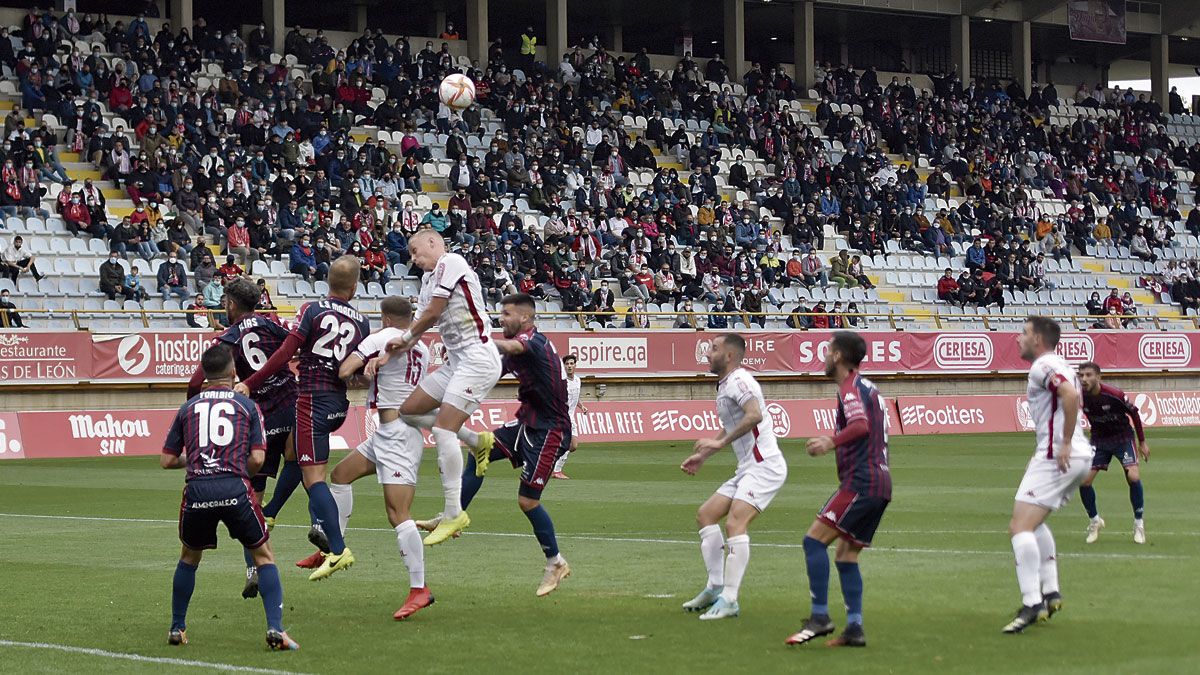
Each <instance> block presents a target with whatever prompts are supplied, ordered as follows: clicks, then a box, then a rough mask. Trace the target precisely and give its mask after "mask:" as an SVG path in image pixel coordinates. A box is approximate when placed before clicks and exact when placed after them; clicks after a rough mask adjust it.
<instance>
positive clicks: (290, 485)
mask: <svg viewBox="0 0 1200 675" xmlns="http://www.w3.org/2000/svg"><path fill="white" fill-rule="evenodd" d="M303 478H304V474H303V473H301V471H300V465H299V464H297V463H296V462H291V461H288V462H284V463H283V469H281V470H280V471H279V480H277V481H275V492H273V493H271V501H269V502H267V505H266V506H264V507H263V510H262V511H263V515H264V516H266V517H268V518H274V517H276V516H278V515H279V511H280V510H282V509H283V505H284V504H286V503H287V500H288V498H289V497H291V496H292V493H293V492H295V491H296V488H297V487H299V486H300V483H301V481H302V480H303Z"/></svg>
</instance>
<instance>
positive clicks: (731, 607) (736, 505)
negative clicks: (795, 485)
mask: <svg viewBox="0 0 1200 675" xmlns="http://www.w3.org/2000/svg"><path fill="white" fill-rule="evenodd" d="M745 356H746V341H745V339H743V338H742V337H741V336H740V335H735V334H732V333H729V334H725V335H722V336H720V337H718V338H714V339H713V341H712V350H711V351H709V353H708V369H709V371H710V372H712V373H713V374H714V375H716V376H717V377H719V378H720V382H719V383H718V384H717V414H718V416H719V417H720V418H721V427H722V429H721V433H719V434H717V436H716V437H715V438H702V439H700V440H698V441H696V445H695V452H694V453H693V454H692V455H691V456H690V457H688V458H687V459H685V460H683V464H681V465H680V467H679V468H681V469H683V471H684V472H685V473H687V474H689V475H695V474H696V472H697V471H698V470H699V469H700V467H701V466H702V465H703V464H704V461H705V460H706V459H708V458H709V457H711V456H713V455H715V454H716V453H717V452H718V451H720V450H721V448H724V447H725V446H727V445H732V446H733V452H734V454H735V455H737V460H738V466H737V472H736V473H735V474H734V476H733V478H730V479H729V480H727V481H725V483H724V484H723V485H721V487H719V488H717V491H716V492H715V493H714V494H713V495H712V496H711V497H709V498H708V501H706V502H704V504H703V505H701V506H700V510H699V511H698V512H697V513H696V523H697V524H698V525H699V526H700V555H701V556H702V557H703V558H704V567H705V568H706V569H707V570H708V585H707V586H705V588H704V590H703V591H700V594H699V595H697V596H696V597H694V598H692V599H691V600H689V601H687V602H685V603H684V604H683V608H684V609H685V610H687V611H689V612H702V611H703V612H704V614H701V615H700V618H701V619H702V620H705V621H709V620H712V619H724V618H726V617H733V616H737V615H738V613H739V611H740V610H739V608H738V601H737V599H738V589H739V588H740V587H741V584H742V576H743V575H744V574H745V573H746V565H747V564H748V563H749V562H750V535H748V534H746V530H747V528H749V526H750V523H751V522H752V521H753V520H754V518H755V517H756V516H758V514H759V513H761V512H762V511H763V510H764V509H766V508H767V505H768V504H770V503H771V500H772V499H774V498H775V495H776V493H778V492H779V489H780V488H782V487H783V483H784V481H786V480H787V462H785V461H784V459H783V453H782V452H780V451H779V444H778V443H777V442H776V441H775V433H774V432H773V431H772V430H771V418H770V416H769V415H768V414H767V404H766V402H765V401H764V400H763V394H762V388H761V387H759V386H758V382H756V381H755V380H754V378H753V377H752V376H751V375H750V372H749V371H747V370H746V369H745V368H742V367H741V366H742V359H743V358H745ZM722 518H724V519H725V532H726V534H728V535H729V538H728V540H726V539H725V538H724V537H722V536H721V526H720V525H718V524H717V523H718V522H720V520H721V519H722ZM726 548H728V550H729V553H728V555H725V553H724V550H725V549H726ZM705 610H707V611H705Z"/></svg>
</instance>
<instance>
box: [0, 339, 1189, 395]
mask: <svg viewBox="0 0 1200 675" xmlns="http://www.w3.org/2000/svg"><path fill="white" fill-rule="evenodd" d="M859 334H860V335H862V336H863V337H864V338H865V339H866V341H867V358H866V360H865V361H864V362H863V370H864V371H865V372H870V373H898V372H903V373H945V372H948V371H949V372H955V373H992V372H1004V373H1023V372H1026V371H1028V369H1029V364H1028V363H1026V362H1025V361H1022V360H1021V356H1020V350H1019V348H1018V347H1017V335H1018V334H1017V333H1015V332H1006V333H954V332H949V333H946V332H908V331H866V332H861V333H859ZM547 335H548V336H549V337H550V339H551V341H553V342H554V345H555V347H556V348H557V350H558V352H559V353H560V354H568V353H569V354H574V355H575V356H576V357H577V358H578V369H579V372H580V373H581V374H584V375H587V374H589V373H592V374H601V373H604V374H613V375H621V374H627V375H638V376H643V377H644V376H646V375H651V376H655V375H675V376H679V375H695V374H701V373H706V372H708V349H709V343H710V341H711V340H712V338H713V337H714V335H716V333H711V332H696V331H674V330H662V331H640V332H634V331H623V332H611V333H601V332H590V333H589V332H582V331H579V332H550V333H547ZM830 335H831V333H829V332H825V331H793V332H787V333H772V332H755V333H748V334H747V335H746V362H745V365H746V367H747V368H749V369H750V370H753V371H755V372H760V373H766V374H787V373H809V374H820V373H821V372H822V369H823V368H824V360H825V350H826V349H827V343H828V341H829V337H830ZM215 336H216V333H213V332H210V331H147V332H139V333H133V334H128V335H90V334H88V333H86V332H79V331H76V332H65V333H56V332H35V331H0V383H3V384H36V383H45V382H55V383H64V382H66V383H69V382H88V381H96V380H99V381H122V382H184V381H187V379H188V378H189V377H190V376H191V374H192V370H193V369H194V368H195V364H196V363H197V362H198V361H199V359H200V354H201V353H202V352H203V351H204V348H205V347H206V346H207V345H208V344H210V343H211V341H212V339H213V338H214V337H215ZM427 342H428V344H429V345H430V347H431V350H432V354H433V363H434V365H435V366H436V365H440V364H441V363H442V362H443V361H444V350H443V349H442V345H441V341H440V340H439V339H438V337H437V335H436V334H430V335H429V336H428V337H427ZM1058 351H1059V353H1060V354H1062V356H1063V357H1064V358H1066V359H1067V361H1068V362H1069V363H1073V364H1079V363H1083V362H1084V361H1095V362H1097V363H1099V364H1100V366H1101V367H1102V368H1104V369H1105V370H1116V371H1143V372H1144V371H1179V370H1200V333H1139V332H1134V331H1119V332H1091V333H1068V334H1066V335H1064V336H1063V338H1062V341H1061V342H1060V343H1059V345H1058Z"/></svg>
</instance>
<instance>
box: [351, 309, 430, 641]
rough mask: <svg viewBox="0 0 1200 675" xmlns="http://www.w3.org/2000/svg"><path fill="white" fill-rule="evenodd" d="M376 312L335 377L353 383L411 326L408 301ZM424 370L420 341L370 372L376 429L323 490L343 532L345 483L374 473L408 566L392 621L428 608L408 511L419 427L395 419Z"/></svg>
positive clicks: (421, 554) (420, 551)
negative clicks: (379, 317)
mask: <svg viewBox="0 0 1200 675" xmlns="http://www.w3.org/2000/svg"><path fill="white" fill-rule="evenodd" d="M380 309H381V310H382V312H383V329H382V330H379V331H377V332H375V333H372V334H371V335H369V336H367V338H366V339H364V340H363V341H362V342H361V343H359V345H358V347H357V348H355V350H354V352H353V353H351V354H350V355H349V356H347V357H346V359H345V360H344V361H343V362H342V365H341V367H340V369H339V371H338V375H339V376H340V377H341V378H342V379H343V380H347V381H350V380H352V379H354V378H355V376H356V375H357V374H358V373H359V372H360V371H361V370H362V369H363V366H364V364H366V363H368V362H370V361H371V360H372V359H374V358H376V357H377V356H378V355H379V354H380V353H381V352H382V351H383V349H384V346H385V345H387V343H388V341H390V340H393V339H395V338H397V337H399V336H400V335H402V334H403V332H404V331H405V330H406V329H407V328H408V327H409V325H410V324H411V323H412V315H413V309H412V305H411V304H409V302H408V300H405V299H403V298H398V297H395V296H391V297H387V298H384V300H383V302H381V303H380ZM428 370H429V350H428V348H427V347H425V345H423V344H420V343H418V344H416V345H413V347H412V349H410V350H409V351H408V352H406V353H405V354H404V355H403V356H401V357H397V358H393V359H391V360H389V361H388V363H387V364H385V365H383V366H382V367H380V368H378V369H377V370H376V372H375V374H374V377H373V378H372V379H371V383H370V391H369V393H368V395H367V402H368V405H369V406H371V407H375V408H376V409H377V410H378V412H379V427H378V428H377V429H376V430H375V433H374V434H373V435H372V436H371V437H370V438H368V439H367V440H366V441H365V442H363V444H362V445H360V446H358V448H357V449H356V451H355V452H352V453H350V454H349V455H346V457H345V458H344V459H342V461H340V462H338V464H337V466H336V467H334V469H333V473H332V474H331V475H330V486H329V488H330V491H331V492H333V497H334V499H335V500H336V501H337V505H338V516H339V521H340V522H339V525H340V526H341V528H342V530H343V531H344V530H345V529H346V522H347V521H348V520H349V519H350V514H351V512H352V511H353V510H354V491H353V489H352V488H351V487H350V483H352V482H354V481H356V480H358V479H359V478H362V477H363V476H368V475H370V474H372V473H374V474H375V475H376V476H377V477H378V479H379V484H380V485H382V486H383V499H384V504H385V506H386V508H387V514H388V520H389V521H390V522H391V524H392V527H393V528H395V530H396V541H397V543H398V544H399V547H400V556H401V558H402V559H403V560H404V564H405V566H407V567H408V580H409V594H408V598H407V599H406V600H405V602H404V605H403V606H402V607H401V608H400V609H399V610H398V611H397V612H396V613H395V615H394V618H395V619H396V620H401V619H406V618H408V617H409V616H412V615H413V614H414V613H416V612H417V611H418V610H420V609H422V608H424V607H428V606H429V605H432V604H433V595H432V594H431V593H430V592H429V588H428V587H427V586H426V585H425V550H424V547H423V546H422V543H421V535H420V534H419V533H418V532H417V526H416V524H415V523H414V522H413V519H412V516H411V515H410V513H409V510H410V508H411V507H412V500H413V493H414V491H415V490H416V485H417V470H418V468H419V467H420V465H421V453H422V451H423V450H424V439H423V438H422V437H421V431H420V430H419V429H416V428H414V427H411V426H409V425H408V424H406V423H405V422H404V420H402V419H401V418H400V406H401V405H402V404H403V403H404V401H405V400H407V399H408V397H409V396H410V395H411V394H412V392H413V390H414V389H416V387H417V386H418V385H419V384H420V382H421V380H422V378H423V377H424V376H425V373H426V372H427V371H428Z"/></svg>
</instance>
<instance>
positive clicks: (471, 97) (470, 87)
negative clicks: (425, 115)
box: [438, 73, 475, 110]
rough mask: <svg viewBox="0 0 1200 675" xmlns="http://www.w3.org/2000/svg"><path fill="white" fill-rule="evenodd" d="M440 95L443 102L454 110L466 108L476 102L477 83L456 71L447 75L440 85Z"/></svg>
mask: <svg viewBox="0 0 1200 675" xmlns="http://www.w3.org/2000/svg"><path fill="white" fill-rule="evenodd" d="M438 96H440V97H441V99H442V103H445V104H446V105H447V106H448V107H450V108H453V109H454V110H466V109H467V108H470V107H471V104H472V103H474V102H475V83H474V82H472V81H471V78H469V77H467V76H466V75H461V74H459V73H454V74H452V75H447V76H446V79H444V80H442V84H441V85H439V86H438Z"/></svg>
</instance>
